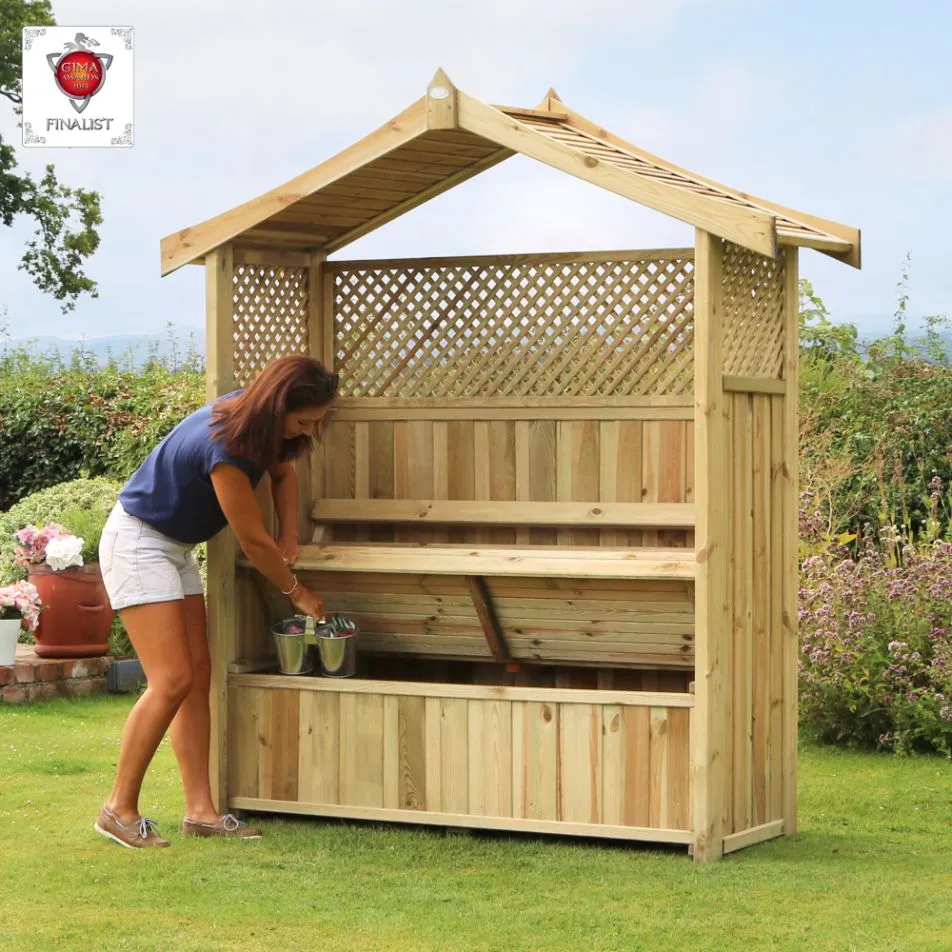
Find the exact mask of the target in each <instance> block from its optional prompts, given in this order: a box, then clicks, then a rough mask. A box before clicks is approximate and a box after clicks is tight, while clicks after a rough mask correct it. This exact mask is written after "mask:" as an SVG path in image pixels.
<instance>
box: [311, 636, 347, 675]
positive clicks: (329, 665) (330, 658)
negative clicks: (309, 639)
mask: <svg viewBox="0 0 952 952" xmlns="http://www.w3.org/2000/svg"><path fill="white" fill-rule="evenodd" d="M314 633H315V634H316V635H317V651H318V656H319V657H320V659H321V672H322V673H323V674H324V675H325V676H326V677H328V678H352V677H353V676H354V673H355V672H356V670H357V638H356V637H355V635H356V633H357V632H356V631H355V630H354V631H347V632H335V631H334V630H333V629H332V628H331V626H330V625H318V626H317V628H316V629H315V632H314Z"/></svg>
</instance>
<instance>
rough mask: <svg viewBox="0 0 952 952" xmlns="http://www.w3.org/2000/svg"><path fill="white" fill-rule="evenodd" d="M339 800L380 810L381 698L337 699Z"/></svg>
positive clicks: (360, 696)
mask: <svg viewBox="0 0 952 952" xmlns="http://www.w3.org/2000/svg"><path fill="white" fill-rule="evenodd" d="M340 799H341V803H345V804H350V805H352V806H366V807H380V806H383V697H381V696H380V695H373V694H342V695H341V698H340Z"/></svg>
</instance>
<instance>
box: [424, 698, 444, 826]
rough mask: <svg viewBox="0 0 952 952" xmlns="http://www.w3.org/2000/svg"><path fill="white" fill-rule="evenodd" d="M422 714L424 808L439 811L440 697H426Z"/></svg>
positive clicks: (441, 773)
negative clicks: (424, 724) (424, 772)
mask: <svg viewBox="0 0 952 952" xmlns="http://www.w3.org/2000/svg"><path fill="white" fill-rule="evenodd" d="M423 716H424V717H425V718H426V736H425V738H424V743H425V768H424V769H425V771H426V809H427V810H429V811H431V812H434V813H439V812H441V811H442V810H443V794H442V782H441V781H442V775H443V763H442V750H441V747H442V740H441V730H440V728H441V721H442V714H441V709H440V699H439V698H438V697H428V698H426V705H425V710H424V712H423Z"/></svg>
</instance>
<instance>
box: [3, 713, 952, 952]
mask: <svg viewBox="0 0 952 952" xmlns="http://www.w3.org/2000/svg"><path fill="white" fill-rule="evenodd" d="M131 703H132V702H131V699H130V698H128V697H104V698H98V699H89V700H83V701H65V700H64V701H53V702H48V703H45V704H40V705H37V706H33V707H5V708H0V883H2V886H3V888H2V894H0V941H2V944H3V947H4V948H6V949H10V950H14V952H33V950H44V952H45V950H48V949H67V950H71V952H72V950H77V952H78V950H87V949H88V950H96V952H111V950H162V952H166V950H201V952H211V950H219V949H229V950H231V949H242V950H256V949H267V950H292V949H293V950H296V949H301V950H304V949H307V950H326V952H335V950H362V952H363V950H371V952H376V950H389V949H400V950H423V949H426V950H438V949H439V950H467V952H470V950H473V952H475V950H489V949H492V950H496V949H499V950H525V949H544V950H563V949H564V950H572V952H586V950H608V949H613V950H614V949H618V950H652V952H654V950H669V949H670V950H690V952H703V950H718V952H723V950H733V949H740V950H744V952H746V950H753V949H795V950H810V952H812V950H835V952H847V950H858V952H879V950H912V949H935V950H944V952H948V950H952V802H950V801H952V767H950V766H949V765H948V764H947V763H946V762H945V761H940V760H938V759H914V760H900V759H894V758H892V757H888V756H875V755H861V754H853V753H844V752H840V751H833V750H819V749H815V748H808V749H806V750H804V751H803V752H802V755H801V776H800V809H801V827H802V828H801V832H800V833H799V835H797V836H796V837H793V838H790V839H783V840H779V841H778V840H775V841H773V842H772V843H768V844H764V845H762V846H758V847H754V848H752V849H750V850H746V851H743V852H741V853H737V854H734V855H732V856H730V857H728V858H727V859H725V860H724V861H723V862H721V863H716V864H713V865H711V866H703V867H699V866H695V865H694V864H693V862H692V861H691V860H690V859H689V858H688V856H687V854H686V851H685V850H683V849H672V850H669V851H666V850H659V849H656V848H655V849H649V848H645V847H641V846H631V845H627V844H625V845H617V844H604V843H598V844H593V843H589V842H577V841H571V840H563V839H557V838H549V839H543V838H536V837H515V836H508V835H501V834H500V835H497V834H478V835H469V834H457V833H445V832H441V831H438V830H429V829H426V830H423V829H421V830H417V829H410V828H404V827H396V826H394V827H385V826H374V825H369V824H367V825H359V824H344V823H340V822H337V821H328V822H323V821H317V820H305V819H296V820H293V819H288V820H283V819H270V818H263V820H262V824H263V826H264V827H265V834H266V837H265V839H263V840H261V841H258V842H246V843H241V842H235V841H210V840H205V841H202V840H183V839H181V838H180V837H179V836H178V834H177V825H178V823H179V821H180V818H181V805H180V803H181V800H180V793H179V787H178V777H177V774H176V772H175V766H174V761H173V758H172V752H171V749H170V748H169V746H168V743H167V742H166V743H164V744H163V746H162V748H161V750H160V752H159V755H158V757H157V759H156V762H155V764H154V766H153V769H152V772H151V774H150V776H149V777H148V778H147V780H146V788H145V791H144V796H143V801H142V808H143V812H144V813H145V814H146V815H147V816H150V817H151V818H153V819H154V820H156V821H157V823H158V824H159V828H160V830H161V831H162V832H163V833H165V834H167V835H168V836H169V838H170V839H171V840H172V847H171V849H167V850H158V851H149V852H138V851H136V852H134V851H132V850H123V849H120V848H119V847H117V846H113V845H112V844H110V843H109V842H107V841H106V840H105V839H103V838H102V837H100V836H98V835H97V834H96V833H94V832H93V829H92V824H93V820H94V818H95V816H96V813H97V811H98V809H99V806H100V804H101V803H102V801H103V799H104V797H105V796H106V794H107V792H108V789H109V787H110V785H111V782H112V770H113V764H114V763H115V755H116V750H117V745H118V740H119V734H120V731H121V729H122V724H123V720H124V717H125V714H126V712H127V711H128V709H129V707H130V705H131Z"/></svg>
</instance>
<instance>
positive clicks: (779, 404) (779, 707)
mask: <svg viewBox="0 0 952 952" xmlns="http://www.w3.org/2000/svg"><path fill="white" fill-rule="evenodd" d="M783 413H784V398H783V397H771V399H770V448H771V449H770V469H771V479H770V817H769V819H771V820H779V819H782V818H783V815H784V814H783V789H784V782H783V767H784V760H783V745H784V732H783V718H784V704H783V689H784V667H783V666H784V653H783V651H784V649H783V645H784V626H783V585H784V571H783V561H784V558H785V557H786V551H785V549H784V545H783V538H784V531H785V527H786V521H787V520H786V515H785V513H784V489H783V483H784V478H785V477H784V472H783V452H784V442H783V440H784V416H783Z"/></svg>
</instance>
